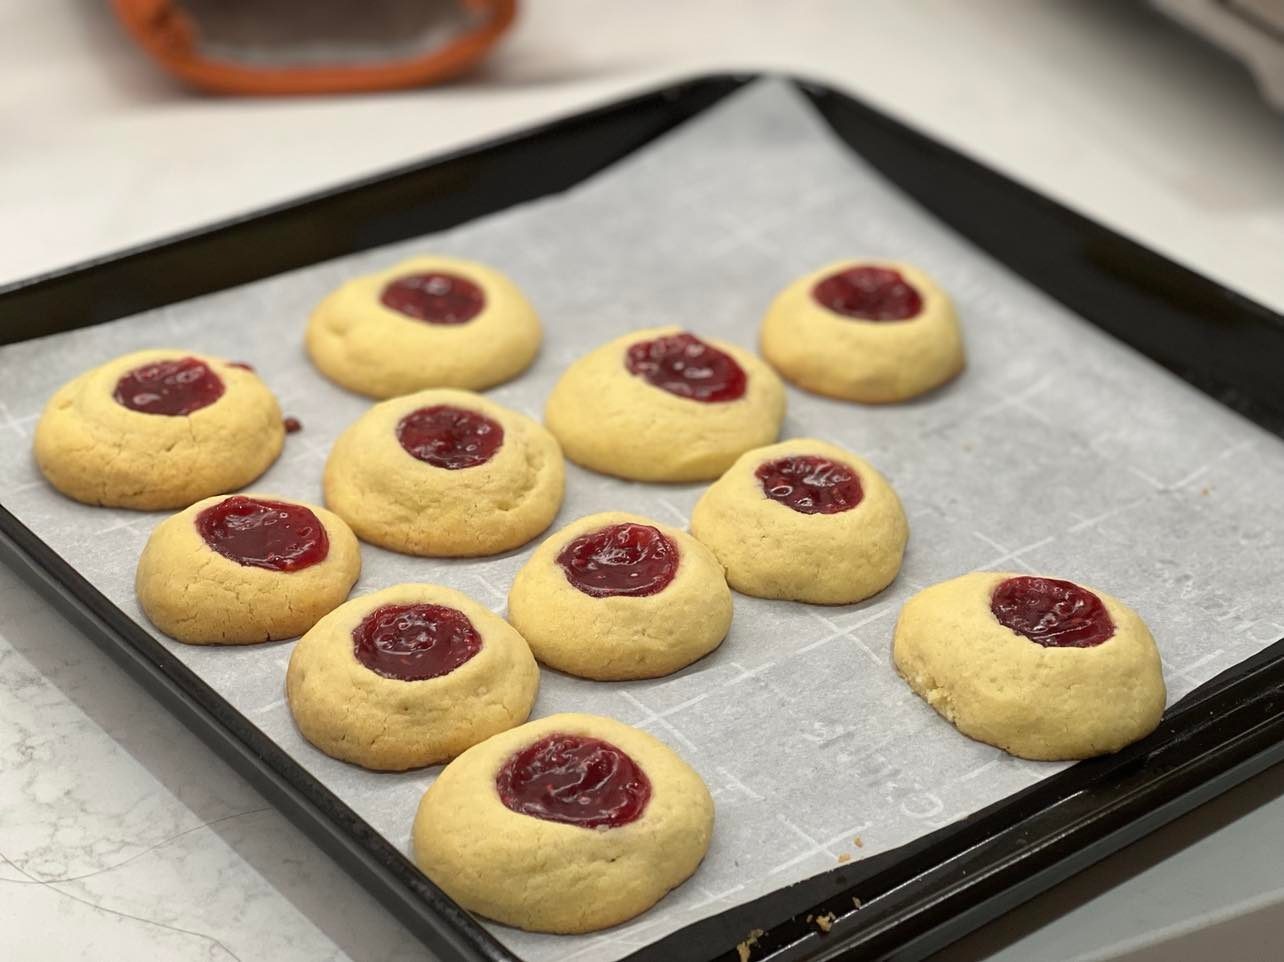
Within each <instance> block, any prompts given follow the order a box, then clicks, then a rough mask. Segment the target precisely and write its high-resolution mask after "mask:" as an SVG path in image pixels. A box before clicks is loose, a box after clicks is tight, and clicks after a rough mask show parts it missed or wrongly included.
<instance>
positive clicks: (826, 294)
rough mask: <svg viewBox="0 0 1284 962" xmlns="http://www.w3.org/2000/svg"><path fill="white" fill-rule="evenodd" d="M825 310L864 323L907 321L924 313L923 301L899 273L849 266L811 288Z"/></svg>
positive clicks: (812, 294)
mask: <svg viewBox="0 0 1284 962" xmlns="http://www.w3.org/2000/svg"><path fill="white" fill-rule="evenodd" d="M811 296H812V297H813V298H815V300H816V303H817V304H819V305H820V306H821V307H827V308H829V310H831V311H833V312H834V313H835V314H842V315H843V316H845V317H858V318H860V319H861V320H864V321H904V320H908V319H909V318H911V317H916V316H917V315H918V314H919V312H920V311H922V310H923V298H922V297H921V296H920V295H919V293H918V291H917V290H915V289H914V286H913V285H912V284H910V282H909V281H907V280H905V278H903V277H901V275H900V273H899V272H898V271H894V270H892V269H891V268H888V267H849V268H848V269H847V270H844V271H839V272H838V273H837V274H830V275H829V276H828V277H826V278H825V279H824V280H822V281H820V282H819V283H818V284H817V285H816V286H815V287H813V288H812V289H811Z"/></svg>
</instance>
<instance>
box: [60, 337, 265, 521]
mask: <svg viewBox="0 0 1284 962" xmlns="http://www.w3.org/2000/svg"><path fill="white" fill-rule="evenodd" d="M284 439H285V428H284V426H283V424H282V421H281V409H280V407H278V406H277V403H276V398H275V397H273V395H272V392H271V391H269V390H268V389H267V386H266V385H265V384H264V383H263V382H262V381H261V380H259V378H258V375H256V374H255V373H254V372H253V371H251V370H250V369H249V368H247V367H244V366H242V365H238V364H231V363H229V362H227V361H224V360H222V359H221V358H215V357H207V356H205V355H197V354H192V353H191V352H190V351H183V350H177V349H159V350H148V351H137V352H135V353H133V354H126V355H124V356H123V357H118V358H116V359H115V360H112V361H108V362H107V363H106V364H103V365H102V366H101V367H96V368H94V369H93V370H92V371H87V372H86V373H84V374H82V375H80V376H79V377H77V378H74V379H73V380H71V381H69V382H68V383H66V384H64V385H63V386H62V387H60V388H59V389H58V390H57V391H56V392H55V393H54V395H53V397H52V398H50V399H49V403H48V404H47V405H45V409H44V412H43V413H42V414H41V415H40V421H39V423H38V424H37V425H36V438H35V455H36V463H37V464H38V465H39V466H40V470H41V472H42V473H43V474H44V476H45V477H46V478H47V479H48V480H49V483H50V484H52V485H53V486H54V487H55V488H57V489H58V490H59V491H61V492H62V493H63V494H65V495H67V497H69V498H74V499H75V500H77V501H83V502H84V503H85V504H95V505H104V506H107V507H117V508H136V509H139V510H144V511H155V510H160V509H165V508H185V507H187V506H188V505H189V504H191V503H192V502H194V501H199V500H200V499H201V498H206V497H209V496H210V495H213V494H222V493H224V492H226V491H233V490H235V489H236V488H239V487H242V486H244V485H246V484H249V483H250V482H251V481H253V480H254V479H255V478H257V477H258V476H259V475H260V474H262V473H263V472H264V471H266V470H267V469H268V467H269V466H270V465H271V464H272V462H273V461H275V460H276V458H277V455H279V454H280V453H281V446H282V444H283V443H284Z"/></svg>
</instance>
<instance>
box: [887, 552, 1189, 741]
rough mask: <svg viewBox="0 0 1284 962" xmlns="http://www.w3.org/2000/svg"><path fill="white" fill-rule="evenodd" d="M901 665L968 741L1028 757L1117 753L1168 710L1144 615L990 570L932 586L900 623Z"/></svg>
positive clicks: (1049, 583)
mask: <svg viewBox="0 0 1284 962" xmlns="http://www.w3.org/2000/svg"><path fill="white" fill-rule="evenodd" d="M893 657H894V660H895V662H896V670H897V671H898V672H900V674H901V677H902V678H904V679H905V681H906V682H908V684H909V686H910V688H912V689H913V690H914V691H915V692H916V693H917V694H919V695H920V696H921V697H922V698H923V699H924V700H925V701H926V702H927V703H928V704H929V705H931V706H932V707H933V708H934V709H936V711H937V712H939V713H940V715H941V716H942V717H943V718H945V719H946V720H947V721H949V722H951V723H952V724H953V725H954V726H955V727H956V728H958V730H959V731H961V732H962V733H963V734H965V735H968V736H970V737H972V738H975V739H976V740H977V741H982V742H985V743H987V744H990V745H994V746H997V747H998V748H1002V749H1003V750H1004V751H1006V752H1010V753H1011V754H1013V755H1019V756H1021V757H1022V758H1032V759H1037V760H1044V761H1058V760H1065V759H1075V758H1089V757H1091V756H1093V755H1103V754H1107V753H1109V752H1115V751H1118V750H1119V749H1121V748H1123V747H1124V746H1125V745H1128V744H1130V743H1131V742H1134V741H1136V740H1137V739H1139V738H1142V737H1144V736H1145V735H1148V734H1149V733H1150V732H1151V731H1153V730H1154V728H1155V726H1156V725H1158V724H1159V720H1160V718H1161V717H1162V715H1163V713H1164V702H1165V698H1166V697H1167V696H1166V692H1165V689H1164V678H1163V672H1162V670H1161V666H1160V660H1159V651H1158V649H1157V648H1156V647H1155V641H1154V639H1153V638H1152V637H1151V636H1150V631H1149V630H1148V629H1147V628H1146V625H1145V623H1144V622H1143V621H1142V620H1141V618H1140V617H1139V616H1138V615H1137V613H1136V612H1135V611H1133V610H1132V609H1131V608H1129V607H1128V606H1127V605H1125V604H1124V603H1123V602H1121V601H1119V600H1117V599H1115V598H1112V597H1110V595H1107V594H1105V593H1103V592H1100V591H1096V590H1095V589H1091V588H1085V587H1082V586H1080V585H1076V584H1074V583H1072V582H1068V581H1058V580H1055V579H1050V578H1041V577H1034V576H1030V575H1021V574H1010V573H1002V572H992V571H982V572H975V573H973V574H968V575H963V576H962V577H960V578H952V579H951V580H949V581H943V582H941V583H940V584H936V585H932V586H931V587H929V588H924V589H923V590H922V591H920V592H919V593H918V594H916V595H914V596H913V597H912V598H910V600H909V601H907V602H906V603H905V607H904V608H903V609H902V610H901V615H900V619H899V620H898V621H897V623H896V633H895V641H894V646H893Z"/></svg>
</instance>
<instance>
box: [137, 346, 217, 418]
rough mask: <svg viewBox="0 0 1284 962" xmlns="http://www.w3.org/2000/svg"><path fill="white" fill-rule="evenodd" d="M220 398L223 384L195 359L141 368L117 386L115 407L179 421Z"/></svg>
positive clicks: (162, 362) (153, 364)
mask: <svg viewBox="0 0 1284 962" xmlns="http://www.w3.org/2000/svg"><path fill="white" fill-rule="evenodd" d="M222 396H223V381H222V379H221V378H219V376H218V375H217V374H215V373H214V372H213V371H211V370H210V369H209V366H208V365H207V364H206V363H205V362H204V361H201V360H198V359H197V358H194V357H180V358H177V359H175V360H170V361H155V362H154V363H152V364H144V365H143V366H142V367H136V368H134V369H133V370H132V371H130V372H129V373H128V374H125V375H124V376H123V377H121V379H120V380H119V381H117V382H116V391H115V394H114V395H113V397H115V399H116V403H117V404H121V405H123V406H124V407H127V408H129V409H130V410H131V411H139V412H141V413H142V414H163V415H166V416H168V417H181V416H182V415H184V414H191V413H192V412H193V411H199V410H200V409H201V408H203V407H208V406H209V405H211V404H213V403H214V402H215V401H217V400H218V399H219V398H221V397H222Z"/></svg>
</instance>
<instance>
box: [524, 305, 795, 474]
mask: <svg viewBox="0 0 1284 962" xmlns="http://www.w3.org/2000/svg"><path fill="white" fill-rule="evenodd" d="M683 333H685V332H682V329H681V328H678V327H656V328H650V329H648V330H642V331H634V332H633V333H632V334H627V335H625V336H624V337H619V338H616V339H615V340H613V341H611V342H610V343H609V344H605V345H603V346H602V347H599V348H597V349H596V350H594V351H592V352H591V353H589V354H587V355H585V356H584V357H582V358H580V359H579V360H577V361H576V362H575V363H573V364H572V365H571V366H570V367H569V368H567V370H566V372H565V373H564V374H563V375H562V377H561V379H560V380H559V381H558V382H557V385H556V386H555V387H554V388H553V393H552V394H551V395H550V396H549V399H548V405H547V407H546V409H545V412H544V422H545V423H546V424H547V425H548V428H549V430H550V431H552V432H553V434H554V435H555V436H556V437H557V439H558V441H560V442H561V444H562V450H564V451H565V452H566V456H567V457H568V458H570V459H571V460H572V461H574V462H575V463H576V464H580V465H583V466H584V467H586V468H589V469H591V470H593V471H599V472H601V473H603V474H612V475H615V476H617V477H622V478H629V479H631V480H635V481H707V480H709V479H711V478H716V477H717V476H718V475H719V474H720V473H722V472H723V471H725V470H726V469H727V467H728V466H729V465H730V464H731V462H732V461H734V460H735V459H736V458H737V457H739V456H740V455H741V454H743V453H744V452H745V451H747V450H749V449H750V448H755V447H758V446H759V445H762V444H768V443H770V442H772V441H774V440H775V439H776V437H777V435H779V433H780V422H781V420H782V419H783V418H784V414H785V391H784V386H783V385H782V384H781V382H780V379H779V378H778V377H776V374H775V372H773V371H772V370H771V369H770V368H769V367H767V365H765V364H763V363H762V361H760V360H758V358H756V357H754V356H753V355H752V354H750V353H749V352H747V351H744V350H741V349H740V348H738V347H735V346H734V345H731V344H727V343H725V342H723V341H716V340H713V339H711V338H701V339H700V340H701V341H703V343H704V344H706V345H709V346H711V347H713V348H715V349H716V350H718V351H720V352H722V353H724V354H726V355H730V357H731V359H732V360H734V362H735V363H736V364H737V365H738V366H739V368H740V369H741V370H742V371H743V372H744V375H745V376H746V379H745V382H744V393H743V394H742V395H741V396H740V397H738V398H735V399H734V400H723V401H708V402H706V401H698V400H692V399H691V398H688V397H680V396H678V395H676V394H672V393H670V392H669V391H667V390H665V389H663V388H660V387H656V386H654V385H653V384H651V383H649V382H648V381H647V380H646V379H645V378H644V377H642V376H640V375H637V374H633V373H630V371H629V369H628V368H627V367H626V359H627V357H628V353H629V349H630V347H632V346H634V345H638V344H640V343H642V342H647V341H654V340H656V339H659V338H664V337H671V336H675V335H682V334H683Z"/></svg>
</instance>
